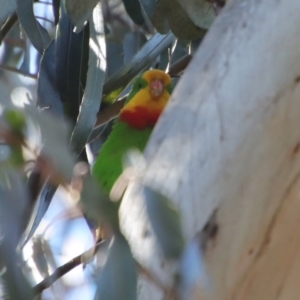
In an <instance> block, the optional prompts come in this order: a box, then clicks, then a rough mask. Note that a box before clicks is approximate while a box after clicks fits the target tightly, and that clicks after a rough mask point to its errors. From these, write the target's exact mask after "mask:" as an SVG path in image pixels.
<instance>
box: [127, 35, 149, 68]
mask: <svg viewBox="0 0 300 300" xmlns="http://www.w3.org/2000/svg"><path fill="white" fill-rule="evenodd" d="M146 42H147V39H146V37H145V36H144V35H143V34H142V33H140V32H128V33H127V34H126V35H125V37H124V40H123V52H124V57H123V59H124V65H126V64H127V63H129V62H130V61H131V60H132V59H133V58H134V56H135V54H136V53H137V52H138V51H139V50H140V49H141V48H142V46H143V45H144V44H145V43H146Z"/></svg>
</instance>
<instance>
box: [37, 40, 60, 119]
mask: <svg viewBox="0 0 300 300" xmlns="http://www.w3.org/2000/svg"><path fill="white" fill-rule="evenodd" d="M54 51H55V42H54V41H52V42H51V43H50V45H49V46H48V47H47V49H46V51H45V52H44V54H43V56H42V59H41V63H40V71H39V77H38V82H37V85H38V86H37V96H38V97H37V106H38V107H39V108H41V109H44V110H47V111H48V112H50V113H52V114H53V115H56V116H62V115H63V106H62V102H61V99H60V95H59V93H58V92H57V89H56V83H55V53H54Z"/></svg>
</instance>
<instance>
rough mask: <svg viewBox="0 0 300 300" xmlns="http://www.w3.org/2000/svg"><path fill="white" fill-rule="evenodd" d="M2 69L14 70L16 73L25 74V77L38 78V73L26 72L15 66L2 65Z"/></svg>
mask: <svg viewBox="0 0 300 300" xmlns="http://www.w3.org/2000/svg"><path fill="white" fill-rule="evenodd" d="M0 69H1V70H5V71H9V72H14V73H17V74H20V75H23V76H25V77H30V78H33V79H37V75H35V74H30V73H24V72H23V71H20V70H19V69H17V68H14V67H9V66H3V65H0Z"/></svg>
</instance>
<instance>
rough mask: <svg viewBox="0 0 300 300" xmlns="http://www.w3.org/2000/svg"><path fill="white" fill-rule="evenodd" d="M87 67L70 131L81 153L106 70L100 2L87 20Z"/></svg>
mask: <svg viewBox="0 0 300 300" xmlns="http://www.w3.org/2000/svg"><path fill="white" fill-rule="evenodd" d="M89 26H90V40H89V46H90V50H89V68H88V73H87V84H86V87H85V91H84V95H83V99H82V103H81V106H80V113H79V116H78V119H77V123H76V125H75V128H74V130H73V132H72V136H71V145H72V147H73V148H74V149H76V152H77V153H81V152H82V151H83V149H84V147H85V145H86V143H87V141H88V138H89V136H90V134H91V132H92V130H93V128H94V125H95V123H96V119H97V113H98V111H99V108H100V101H101V96H102V87H103V82H104V79H105V70H106V46H105V38H104V24H103V16H102V10H101V5H100V3H98V4H97V6H96V7H95V9H94V12H93V15H92V17H91V19H90V21H89Z"/></svg>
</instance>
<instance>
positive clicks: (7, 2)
mask: <svg viewBox="0 0 300 300" xmlns="http://www.w3.org/2000/svg"><path fill="white" fill-rule="evenodd" d="M0 7H1V10H0V28H1V27H2V25H3V24H4V22H5V21H6V19H7V18H8V17H9V16H10V15H11V14H12V13H13V12H14V11H15V10H16V8H17V3H16V0H0ZM0 35H1V34H0ZM0 44H1V36H0Z"/></svg>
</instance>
